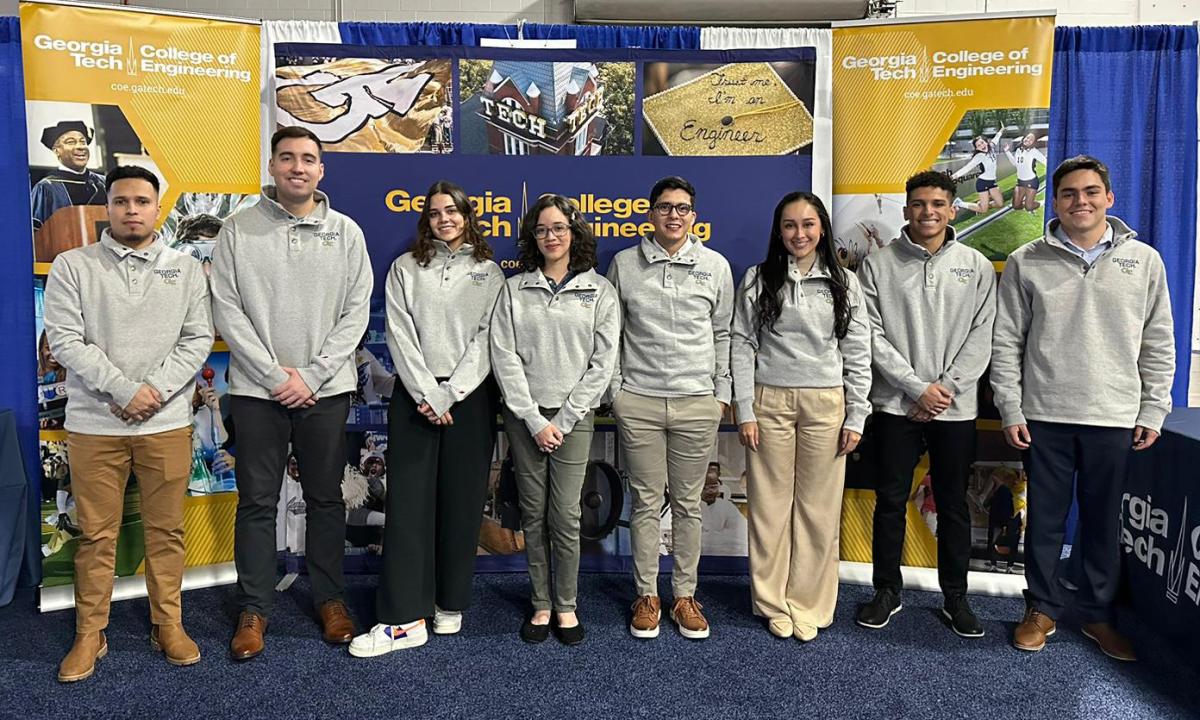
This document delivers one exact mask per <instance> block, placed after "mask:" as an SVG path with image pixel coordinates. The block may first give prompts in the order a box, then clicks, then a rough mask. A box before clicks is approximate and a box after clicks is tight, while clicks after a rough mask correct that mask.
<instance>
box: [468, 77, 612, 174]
mask: <svg viewBox="0 0 1200 720" xmlns="http://www.w3.org/2000/svg"><path fill="white" fill-rule="evenodd" d="M635 70H636V68H635V66H634V64H633V63H625V62H553V61H549V60H546V61H518V60H462V61H460V62H459V78H460V88H459V97H460V102H461V105H460V108H459V114H460V117H461V118H462V145H463V148H462V149H463V152H466V153H471V154H475V155H559V156H574V157H588V156H596V155H632V154H633V94H634V76H635Z"/></svg>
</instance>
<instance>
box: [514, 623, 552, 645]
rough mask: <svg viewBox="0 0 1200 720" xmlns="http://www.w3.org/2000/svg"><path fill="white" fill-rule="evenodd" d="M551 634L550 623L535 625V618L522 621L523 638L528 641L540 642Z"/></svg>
mask: <svg viewBox="0 0 1200 720" xmlns="http://www.w3.org/2000/svg"><path fill="white" fill-rule="evenodd" d="M549 636H550V625H549V624H546V625H534V624H533V618H527V619H526V620H525V622H523V623H521V639H522V640H524V641H525V642H527V643H540V642H543V641H544V640H545V639H546V638H547V637H549Z"/></svg>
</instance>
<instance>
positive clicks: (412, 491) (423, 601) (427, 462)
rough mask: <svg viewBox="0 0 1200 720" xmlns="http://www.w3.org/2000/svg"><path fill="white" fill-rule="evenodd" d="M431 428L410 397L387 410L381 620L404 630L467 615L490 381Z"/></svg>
mask: <svg viewBox="0 0 1200 720" xmlns="http://www.w3.org/2000/svg"><path fill="white" fill-rule="evenodd" d="M450 415H451V416H452V417H453V419H454V424H453V425H450V426H446V427H442V426H438V425H434V424H432V423H430V422H429V420H427V419H426V418H425V416H424V415H422V414H421V413H420V412H418V410H417V404H416V403H414V402H413V400H412V398H411V397H409V396H408V394H407V393H404V392H398V393H396V394H395V395H393V396H392V400H391V405H390V406H389V407H388V464H387V477H388V490H387V522H386V523H385V525H384V529H383V571H382V572H381V573H380V576H379V592H378V594H377V595H376V599H375V604H376V610H377V613H378V620H379V622H381V623H387V624H389V625H400V624H402V623H407V622H412V621H413V620H416V619H418V618H424V617H429V616H431V615H433V610H434V607H433V606H434V604H435V603H436V604H437V606H438V607H439V608H441V609H443V610H465V609H466V608H467V606H468V605H470V603H471V579H472V577H473V576H474V574H475V552H476V548H477V547H478V546H479V525H480V522H481V521H482V519H483V501H484V498H485V496H486V494H487V481H488V472H489V470H490V467H491V462H492V446H493V445H494V444H495V439H496V431H495V420H496V403H495V393H494V391H493V390H492V382H491V379H490V378H489V379H488V380H486V381H484V383H483V384H482V385H480V386H479V388H477V389H476V390H475V391H474V392H473V393H471V394H470V395H468V396H467V397H466V398H464V399H463V400H461V401H459V402H458V403H456V404H455V405H454V407H452V408H451V409H450Z"/></svg>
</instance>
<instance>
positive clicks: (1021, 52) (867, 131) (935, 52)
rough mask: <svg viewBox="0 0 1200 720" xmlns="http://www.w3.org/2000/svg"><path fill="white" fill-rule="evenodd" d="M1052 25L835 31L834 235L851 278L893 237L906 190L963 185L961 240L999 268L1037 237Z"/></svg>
mask: <svg viewBox="0 0 1200 720" xmlns="http://www.w3.org/2000/svg"><path fill="white" fill-rule="evenodd" d="M1053 50H1054V19H1053V18H1052V17H1024V18H999V19H980V20H957V21H946V22H925V23H900V24H894V23H888V24H882V25H872V26H861V27H847V28H837V29H835V30H834V33H833V109H834V112H833V141H834V142H833V193H834V198H833V225H834V242H835V246H836V248H837V252H838V255H839V257H840V258H841V260H842V262H843V263H844V264H845V265H846V266H847V267H848V268H851V269H854V268H856V267H857V266H858V264H859V263H860V262H861V261H862V260H863V258H865V257H866V256H867V255H868V254H870V253H871V252H873V251H875V250H878V249H880V248H882V247H884V246H885V245H887V243H888V242H890V241H891V240H892V239H893V238H895V237H897V236H898V235H899V233H900V229H901V228H902V227H903V225H904V217H903V208H904V204H905V193H904V184H905V181H906V180H907V179H908V178H909V177H910V176H912V175H914V174H916V173H918V172H920V171H923V170H937V171H941V172H945V173H947V174H948V175H950V177H951V178H952V179H953V181H954V183H955V187H956V196H955V200H954V216H953V220H952V223H951V224H952V227H953V228H954V231H955V233H956V237H957V238H958V239H959V240H960V241H962V242H964V243H965V244H967V245H970V246H971V247H974V248H975V249H977V250H979V251H980V252H982V253H983V254H984V255H986V256H987V257H988V259H990V260H992V261H993V262H994V263H996V264H997V267H999V266H1000V265H1001V264H1002V263H1003V262H1004V260H1005V259H1006V258H1007V257H1008V255H1009V254H1010V253H1011V252H1012V251H1013V250H1015V249H1016V248H1017V247H1019V246H1021V245H1022V244H1024V243H1027V242H1029V241H1031V240H1033V239H1035V238H1037V237H1038V236H1039V235H1041V234H1042V229H1043V228H1042V219H1043V214H1044V210H1043V208H1044V206H1045V202H1046V183H1045V178H1046V171H1047V169H1046V145H1047V141H1048V134H1049V127H1050V125H1049V121H1050V111H1049V106H1050V69H1051V68H1050V63H1051V59H1052V57H1053Z"/></svg>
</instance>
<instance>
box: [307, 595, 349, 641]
mask: <svg viewBox="0 0 1200 720" xmlns="http://www.w3.org/2000/svg"><path fill="white" fill-rule="evenodd" d="M317 614H318V615H320V616H321V637H323V638H325V642H327V643H333V644H335V645H344V644H346V643H348V642H350V641H351V640H353V639H354V636H355V634H357V633H356V632H355V629H354V619H353V618H351V617H350V609H349V608H347V607H346V603H344V602H342V601H341V600H327V601H325V602H323V603H321V607H319V608H317Z"/></svg>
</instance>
